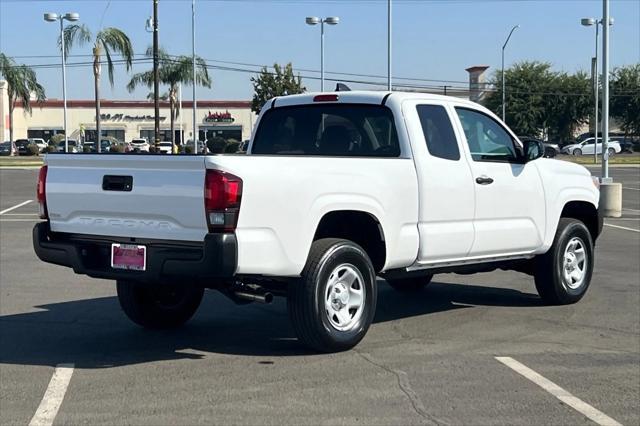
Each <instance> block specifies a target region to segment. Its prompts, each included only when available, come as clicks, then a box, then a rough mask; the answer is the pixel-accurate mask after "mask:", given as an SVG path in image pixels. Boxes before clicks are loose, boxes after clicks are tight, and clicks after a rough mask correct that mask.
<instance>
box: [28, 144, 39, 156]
mask: <svg viewBox="0 0 640 426" xmlns="http://www.w3.org/2000/svg"><path fill="white" fill-rule="evenodd" d="M27 155H40V148H38V145H36V144H35V143H30V144H29V145H27Z"/></svg>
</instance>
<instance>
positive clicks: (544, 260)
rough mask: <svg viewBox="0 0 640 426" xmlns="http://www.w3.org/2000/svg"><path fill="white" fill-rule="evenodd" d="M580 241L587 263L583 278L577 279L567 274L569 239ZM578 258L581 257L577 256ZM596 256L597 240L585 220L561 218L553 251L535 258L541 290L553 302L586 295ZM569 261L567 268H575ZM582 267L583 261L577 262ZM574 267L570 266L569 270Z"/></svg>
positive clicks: (541, 295)
mask: <svg viewBox="0 0 640 426" xmlns="http://www.w3.org/2000/svg"><path fill="white" fill-rule="evenodd" d="M576 239H577V240H578V241H579V243H580V245H581V246H582V248H583V252H584V258H585V263H583V264H582V265H583V266H582V269H581V270H582V271H583V273H582V275H581V276H582V277H583V278H582V279H581V280H580V282H579V283H578V281H576V282H573V278H571V277H569V278H568V277H567V276H566V275H565V252H566V251H567V246H568V245H569V243H571V242H573V241H576ZM573 259H578V257H575V256H574V257H573ZM594 261H595V257H594V250H593V240H592V239H591V234H590V233H589V230H588V229H587V227H586V226H585V225H584V223H582V222H581V221H579V220H577V219H571V218H564V217H563V218H560V222H559V224H558V229H557V231H556V235H555V238H554V240H553V245H552V246H551V248H550V249H549V251H548V252H547V253H545V254H543V255H540V256H538V257H537V258H536V259H535V272H534V279H535V283H536V289H537V290H538V294H539V295H540V297H541V298H542V300H544V301H545V303H548V304H551V305H568V304H571V303H576V302H577V301H579V300H580V299H582V297H583V296H584V295H585V293H586V292H587V290H588V288H589V284H590V283H591V276H592V274H593V265H594ZM571 267H572V265H569V266H568V267H567V268H571ZM575 267H577V268H578V269H580V262H579V261H578V262H577V264H576V265H575ZM571 270H572V269H567V274H569V271H571Z"/></svg>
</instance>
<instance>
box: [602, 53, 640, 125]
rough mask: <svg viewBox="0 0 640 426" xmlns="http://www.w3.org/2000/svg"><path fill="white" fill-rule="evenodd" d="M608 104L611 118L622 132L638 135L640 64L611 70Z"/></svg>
mask: <svg viewBox="0 0 640 426" xmlns="http://www.w3.org/2000/svg"><path fill="white" fill-rule="evenodd" d="M609 102H610V113H611V116H612V117H613V118H615V119H616V120H618V121H619V122H620V127H621V128H622V130H624V131H625V133H627V134H635V135H640V64H635V65H629V66H626V67H620V68H616V69H614V70H613V72H612V74H611V98H610V101H609Z"/></svg>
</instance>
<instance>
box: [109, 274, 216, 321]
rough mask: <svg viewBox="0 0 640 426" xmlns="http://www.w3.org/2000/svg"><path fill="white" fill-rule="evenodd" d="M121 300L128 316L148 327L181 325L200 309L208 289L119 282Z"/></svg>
mask: <svg viewBox="0 0 640 426" xmlns="http://www.w3.org/2000/svg"><path fill="white" fill-rule="evenodd" d="M116 286H117V290H118V300H119V301H120V306H121V307H122V310H123V311H124V313H125V314H127V316H128V317H129V319H131V321H133V322H135V323H136V324H138V325H141V326H143V327H145V328H153V329H164V328H174V327H178V326H181V325H182V324H184V323H185V322H187V321H188V320H189V319H190V318H191V317H192V316H193V314H195V312H196V310H197V309H198V307H199V306H200V302H201V301H202V296H203V294H204V288H202V287H195V286H190V285H164V284H162V285H161V284H158V285H143V284H139V283H136V282H132V281H118V282H117V284H116Z"/></svg>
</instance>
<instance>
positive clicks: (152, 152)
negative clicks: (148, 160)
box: [149, 145, 156, 154]
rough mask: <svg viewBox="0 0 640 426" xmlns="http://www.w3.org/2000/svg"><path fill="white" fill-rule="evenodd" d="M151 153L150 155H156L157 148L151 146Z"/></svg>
mask: <svg viewBox="0 0 640 426" xmlns="http://www.w3.org/2000/svg"><path fill="white" fill-rule="evenodd" d="M149 153H150V154H155V153H156V147H155V146H153V145H151V146H150V147H149Z"/></svg>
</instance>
